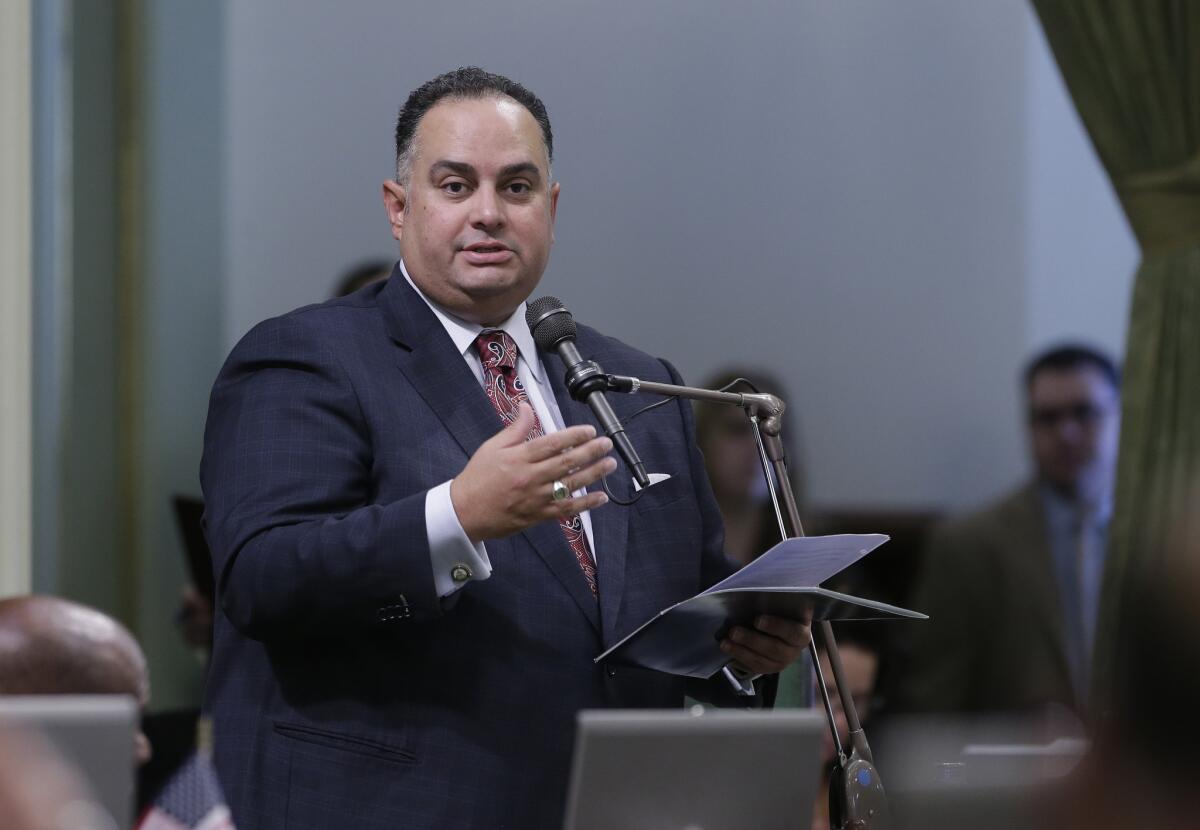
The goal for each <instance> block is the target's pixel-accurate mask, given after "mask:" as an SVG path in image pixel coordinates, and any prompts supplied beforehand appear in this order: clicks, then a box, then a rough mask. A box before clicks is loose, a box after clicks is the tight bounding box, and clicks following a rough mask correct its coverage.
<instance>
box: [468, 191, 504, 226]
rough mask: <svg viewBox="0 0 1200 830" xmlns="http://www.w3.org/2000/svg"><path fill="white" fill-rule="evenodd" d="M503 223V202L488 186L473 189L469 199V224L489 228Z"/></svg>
mask: <svg viewBox="0 0 1200 830" xmlns="http://www.w3.org/2000/svg"><path fill="white" fill-rule="evenodd" d="M503 224H504V202H503V201H502V200H501V199H500V197H499V196H498V195H497V194H496V192H495V191H494V190H493V189H491V188H490V187H481V188H479V190H477V191H475V198H474V199H472V200H471V225H472V226H474V227H476V228H480V229H486V230H491V229H494V228H498V227H500V226H502V225H503Z"/></svg>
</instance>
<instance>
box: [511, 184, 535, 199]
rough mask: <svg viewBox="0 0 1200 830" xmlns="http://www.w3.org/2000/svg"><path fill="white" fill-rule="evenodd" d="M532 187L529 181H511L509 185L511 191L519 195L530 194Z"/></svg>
mask: <svg viewBox="0 0 1200 830" xmlns="http://www.w3.org/2000/svg"><path fill="white" fill-rule="evenodd" d="M532 189H533V188H531V187H530V186H529V183H528V182H511V183H510V184H509V185H508V191H509V193H515V194H516V195H518V196H525V195H528V194H529V192H530V191H531V190H532Z"/></svg>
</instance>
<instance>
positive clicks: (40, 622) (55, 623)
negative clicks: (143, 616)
mask: <svg viewBox="0 0 1200 830" xmlns="http://www.w3.org/2000/svg"><path fill="white" fill-rule="evenodd" d="M0 694H4V695H102V694H112V695H129V696H131V697H133V698H135V699H136V700H137V701H138V704H139V705H141V706H143V707H144V706H145V705H146V704H147V703H148V702H149V700H150V677H149V675H148V674H147V672H146V658H145V656H144V655H143V654H142V649H141V647H140V646H139V645H138V644H137V640H135V639H134V638H133V635H132V634H130V633H129V631H127V630H126V629H125V627H124V626H122V625H121V624H120V623H118V622H117V621H116V620H114V619H113V618H111V617H109V616H108V615H106V614H102V613H101V612H99V611H97V610H95V609H93V608H88V607H87V606H84V605H79V604H78V603H74V602H70V601H68V600H65V599H60V598H58V597H50V596H21V597H9V598H7V599H3V600H0ZM137 760H138V763H139V764H144V763H145V762H146V761H148V760H150V744H149V742H148V741H147V740H146V736H145V735H144V734H142V733H140V732H139V733H138V735H137Z"/></svg>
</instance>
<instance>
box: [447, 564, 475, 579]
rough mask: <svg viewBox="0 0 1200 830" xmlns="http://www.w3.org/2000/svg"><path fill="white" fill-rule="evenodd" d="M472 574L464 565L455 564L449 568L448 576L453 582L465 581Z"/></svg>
mask: <svg viewBox="0 0 1200 830" xmlns="http://www.w3.org/2000/svg"><path fill="white" fill-rule="evenodd" d="M472 576H474V574H473V573H472V572H471V569H470V568H468V567H467V566H466V565H455V566H454V567H453V568H451V569H450V578H451V579H453V580H454V581H455V582H466V581H467V580H468V579H470V578H471V577H472Z"/></svg>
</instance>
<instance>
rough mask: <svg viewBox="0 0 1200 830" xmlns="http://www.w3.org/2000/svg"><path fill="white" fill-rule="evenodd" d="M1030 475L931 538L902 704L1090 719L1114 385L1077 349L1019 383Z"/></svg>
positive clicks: (1114, 374) (1115, 410)
mask: <svg viewBox="0 0 1200 830" xmlns="http://www.w3.org/2000/svg"><path fill="white" fill-rule="evenodd" d="M1024 387H1025V388H1024V392H1025V402H1026V407H1027V424H1026V425H1027V429H1028V434H1029V447H1030V450H1031V455H1032V460H1033V466H1034V475H1033V478H1032V480H1030V481H1029V482H1027V483H1026V484H1024V485H1022V486H1021V487H1020V488H1018V489H1017V490H1016V491H1014V492H1012V493H1010V494H1008V495H1007V496H1005V497H1003V498H1002V499H1001V500H999V501H998V502H996V503H994V504H992V505H991V506H989V507H986V508H984V509H983V510H981V511H979V512H977V513H974V514H972V515H969V516H967V517H965V518H962V519H959V520H957V521H954V522H951V523H950V524H948V525H946V526H945V527H943V528H941V529H940V530H939V531H938V532H937V533H935V534H934V538H933V541H932V542H931V544H930V547H929V550H928V552H927V555H926V557H925V565H924V569H923V574H922V577H921V579H920V582H919V585H918V588H917V592H916V599H914V601H913V607H914V608H916V609H918V610H920V611H923V612H924V613H927V614H929V616H930V619H929V620H928V621H927V622H923V623H921V625H919V626H916V631H915V634H914V647H913V654H912V660H911V664H910V666H909V667H908V671H907V673H906V675H905V677H904V679H903V684H902V691H901V697H902V705H903V707H904V708H905V709H908V710H910V711H923V712H989V711H990V712H998V711H1016V710H1028V709H1031V708H1037V707H1040V706H1043V705H1046V704H1052V703H1060V704H1064V705H1067V706H1069V707H1071V708H1072V709H1074V710H1075V711H1077V712H1079V713H1081V714H1082V713H1083V711H1084V709H1085V708H1086V695H1087V689H1088V685H1089V670H1090V664H1091V656H1092V643H1093V636H1094V632H1095V625H1096V612H1097V607H1098V602H1099V594H1100V582H1101V576H1102V573H1103V568H1104V552H1105V546H1106V543H1107V535H1108V519H1109V515H1110V513H1111V505H1112V482H1113V473H1114V469H1115V463H1116V455H1117V434H1118V429H1119V417H1120V414H1119V407H1120V401H1119V396H1120V379H1119V375H1118V371H1117V368H1116V365H1115V363H1114V362H1113V360H1112V359H1111V358H1109V357H1108V356H1107V355H1106V354H1104V353H1103V352H1101V351H1099V350H1097V349H1094V348H1091V347H1088V346H1084V345H1065V346H1060V347H1057V348H1054V349H1051V350H1049V351H1047V352H1045V353H1043V354H1041V355H1039V356H1038V357H1036V358H1035V359H1034V360H1033V361H1032V362H1031V363H1030V364H1029V367H1028V368H1027V370H1026V372H1025V375H1024Z"/></svg>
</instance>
